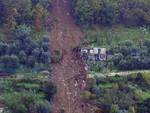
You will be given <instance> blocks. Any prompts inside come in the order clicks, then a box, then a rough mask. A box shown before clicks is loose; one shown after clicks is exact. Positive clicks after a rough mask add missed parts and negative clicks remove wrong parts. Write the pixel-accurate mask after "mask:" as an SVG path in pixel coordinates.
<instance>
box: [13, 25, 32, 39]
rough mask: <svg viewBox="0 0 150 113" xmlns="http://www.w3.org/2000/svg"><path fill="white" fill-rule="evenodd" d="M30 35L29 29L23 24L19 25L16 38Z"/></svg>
mask: <svg viewBox="0 0 150 113" xmlns="http://www.w3.org/2000/svg"><path fill="white" fill-rule="evenodd" d="M30 33H31V28H30V27H29V26H27V25H25V24H23V25H19V26H18V27H17V29H16V36H17V37H23V36H29V35H30Z"/></svg>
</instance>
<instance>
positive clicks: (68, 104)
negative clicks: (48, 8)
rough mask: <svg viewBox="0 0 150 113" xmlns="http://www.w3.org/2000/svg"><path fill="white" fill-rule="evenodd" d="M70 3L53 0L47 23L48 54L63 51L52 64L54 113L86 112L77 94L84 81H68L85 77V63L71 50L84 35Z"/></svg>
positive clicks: (79, 92) (80, 90)
mask: <svg viewBox="0 0 150 113" xmlns="http://www.w3.org/2000/svg"><path fill="white" fill-rule="evenodd" d="M68 1H69V0H55V1H54V6H53V11H52V15H51V16H50V20H51V19H52V20H53V28H52V31H51V37H50V41H51V51H52V53H53V52H54V51H55V50H61V51H63V59H62V61H61V62H60V63H59V64H54V65H53V71H52V81H53V83H54V84H55V85H56V86H57V94H56V96H55V98H54V103H53V106H52V108H53V113H60V109H64V111H65V112H64V113H88V112H87V111H85V110H84V107H83V105H85V104H83V102H82V100H81V97H80V94H81V92H82V90H83V88H82V85H81V84H82V83H83V80H81V79H79V82H78V84H76V85H75V83H76V80H75V79H74V78H71V79H69V80H67V79H68V78H70V77H72V76H76V77H82V78H83V79H85V78H86V72H85V70H84V64H83V63H82V62H81V61H80V60H77V59H76V58H75V55H74V54H73V53H72V51H71V49H72V47H75V46H76V45H78V44H79V43H80V40H81V38H82V37H83V33H82V32H81V30H80V28H79V27H78V26H77V25H76V24H75V22H74V20H73V18H72V16H71V14H70V5H69V2H68Z"/></svg>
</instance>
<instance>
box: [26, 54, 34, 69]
mask: <svg viewBox="0 0 150 113" xmlns="http://www.w3.org/2000/svg"><path fill="white" fill-rule="evenodd" d="M35 63H36V60H35V58H34V57H33V56H29V57H28V61H27V65H28V66H29V67H32V68H33V67H34V66H35Z"/></svg>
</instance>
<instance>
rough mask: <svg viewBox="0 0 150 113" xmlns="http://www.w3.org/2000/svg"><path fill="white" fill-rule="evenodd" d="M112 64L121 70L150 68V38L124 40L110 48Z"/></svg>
mask: <svg viewBox="0 0 150 113" xmlns="http://www.w3.org/2000/svg"><path fill="white" fill-rule="evenodd" d="M108 54H110V55H111V57H112V64H113V65H114V66H115V67H117V68H118V69H120V70H139V69H150V40H143V41H142V42H138V44H135V42H132V41H124V42H123V43H120V44H118V45H116V46H114V47H113V48H111V49H110V50H109V53H108Z"/></svg>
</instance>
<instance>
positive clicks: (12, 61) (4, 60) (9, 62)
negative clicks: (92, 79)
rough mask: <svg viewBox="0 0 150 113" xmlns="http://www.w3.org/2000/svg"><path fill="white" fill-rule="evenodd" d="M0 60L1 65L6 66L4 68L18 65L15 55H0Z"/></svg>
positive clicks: (13, 67) (14, 67) (12, 67)
mask: <svg viewBox="0 0 150 113" xmlns="http://www.w3.org/2000/svg"><path fill="white" fill-rule="evenodd" d="M0 62H1V64H2V65H3V68H6V69H16V68H17V67H18V64H19V60H18V57H17V56H15V55H11V56H8V55H5V56H2V57H1V59H0Z"/></svg>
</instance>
